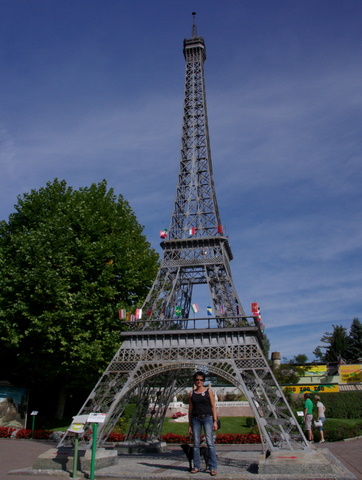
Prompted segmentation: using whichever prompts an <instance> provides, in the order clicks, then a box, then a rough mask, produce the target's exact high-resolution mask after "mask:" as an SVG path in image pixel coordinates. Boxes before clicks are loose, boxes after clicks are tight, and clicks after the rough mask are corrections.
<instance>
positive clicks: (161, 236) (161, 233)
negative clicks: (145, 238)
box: [160, 228, 168, 240]
mask: <svg viewBox="0 0 362 480" xmlns="http://www.w3.org/2000/svg"><path fill="white" fill-rule="evenodd" d="M167 235H168V231H167V228H165V229H164V230H161V231H160V238H162V239H163V240H164V239H165V238H167Z"/></svg>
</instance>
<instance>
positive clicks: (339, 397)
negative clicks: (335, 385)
mask: <svg viewBox="0 0 362 480" xmlns="http://www.w3.org/2000/svg"><path fill="white" fill-rule="evenodd" d="M319 396H320V397H321V402H322V403H323V404H324V405H325V407H326V409H327V410H326V417H327V418H355V419H357V418H362V392H339V393H322V394H319ZM313 397H314V395H311V397H310V398H311V399H312V401H313V402H314V399H313ZM291 407H292V409H293V411H294V412H296V411H298V410H299V411H300V410H303V396H302V395H298V396H293V397H292V399H291ZM315 412H316V409H315Z"/></svg>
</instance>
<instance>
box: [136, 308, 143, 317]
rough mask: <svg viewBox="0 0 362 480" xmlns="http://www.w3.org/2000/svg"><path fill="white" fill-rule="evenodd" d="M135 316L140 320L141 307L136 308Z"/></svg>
mask: <svg viewBox="0 0 362 480" xmlns="http://www.w3.org/2000/svg"><path fill="white" fill-rule="evenodd" d="M135 317H136V319H137V320H141V318H142V308H136V313H135Z"/></svg>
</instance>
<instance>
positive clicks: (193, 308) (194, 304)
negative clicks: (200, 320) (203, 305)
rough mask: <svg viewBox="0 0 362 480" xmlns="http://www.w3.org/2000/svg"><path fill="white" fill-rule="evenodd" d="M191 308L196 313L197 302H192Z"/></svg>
mask: <svg viewBox="0 0 362 480" xmlns="http://www.w3.org/2000/svg"><path fill="white" fill-rule="evenodd" d="M191 308H192V310H193V312H194V313H197V312H199V311H200V309H199V306H198V305H197V303H193V304H192V305H191Z"/></svg>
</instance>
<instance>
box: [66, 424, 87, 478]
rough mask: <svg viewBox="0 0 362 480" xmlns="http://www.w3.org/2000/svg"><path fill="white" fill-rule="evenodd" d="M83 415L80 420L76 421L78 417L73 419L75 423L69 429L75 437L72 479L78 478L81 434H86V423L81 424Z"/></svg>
mask: <svg viewBox="0 0 362 480" xmlns="http://www.w3.org/2000/svg"><path fill="white" fill-rule="evenodd" d="M81 417H82V415H79V416H78V419H79V418H80V420H76V419H77V417H73V423H72V424H71V426H70V427H69V429H68V431H69V432H73V433H74V434H75V435H74V454H73V476H72V478H78V475H77V472H78V441H79V434H80V433H84V428H83V427H84V423H81V421H82V418H81Z"/></svg>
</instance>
